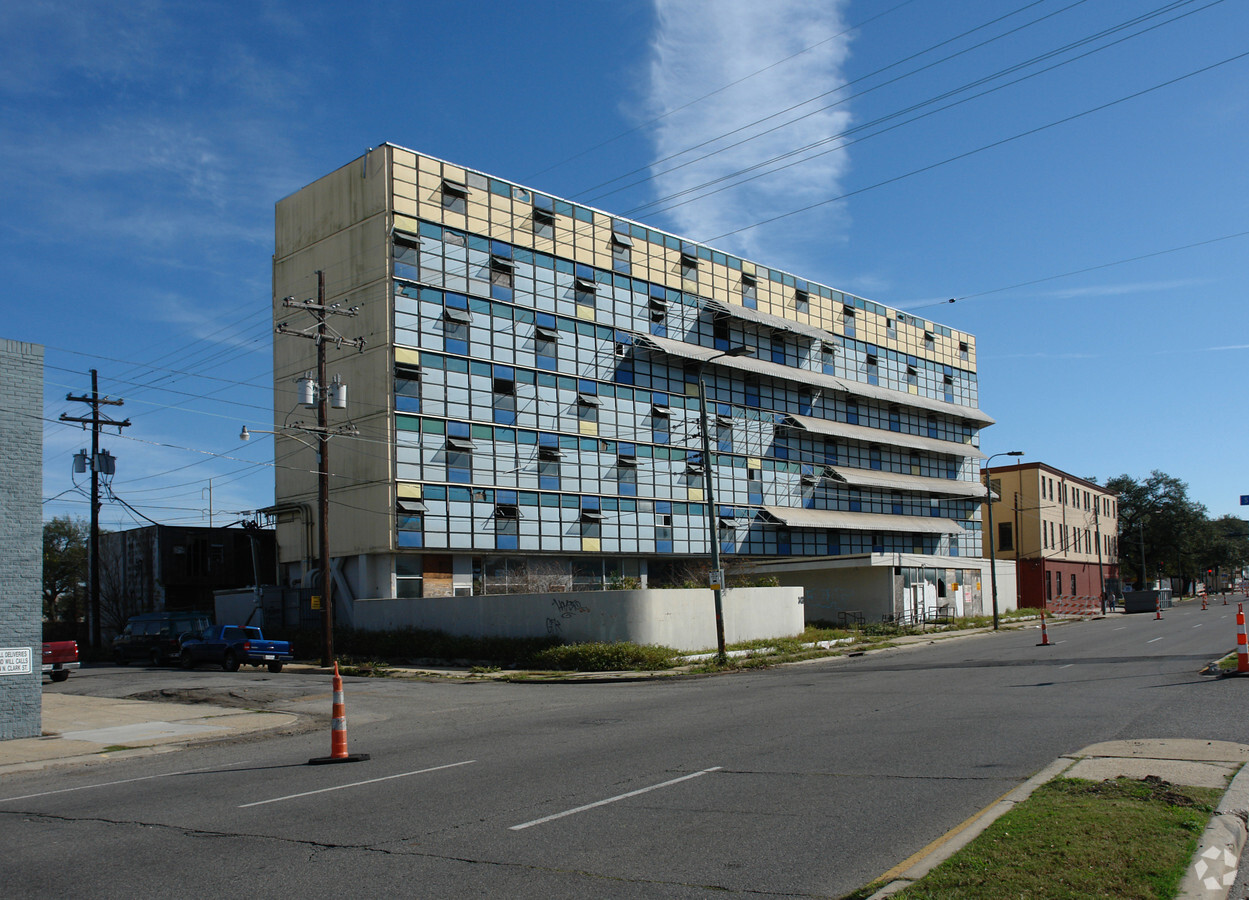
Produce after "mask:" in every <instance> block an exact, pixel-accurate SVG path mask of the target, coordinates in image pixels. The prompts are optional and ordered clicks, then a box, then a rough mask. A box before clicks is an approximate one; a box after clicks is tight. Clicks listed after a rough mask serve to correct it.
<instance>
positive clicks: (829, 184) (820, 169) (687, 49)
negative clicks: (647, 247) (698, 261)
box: [648, 0, 851, 256]
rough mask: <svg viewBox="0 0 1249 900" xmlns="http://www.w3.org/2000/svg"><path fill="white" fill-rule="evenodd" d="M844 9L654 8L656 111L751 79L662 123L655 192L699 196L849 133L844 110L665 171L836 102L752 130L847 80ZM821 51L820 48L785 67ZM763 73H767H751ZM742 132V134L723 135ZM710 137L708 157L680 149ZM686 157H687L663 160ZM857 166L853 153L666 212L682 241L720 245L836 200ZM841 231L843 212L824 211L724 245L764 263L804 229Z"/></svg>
mask: <svg viewBox="0 0 1249 900" xmlns="http://www.w3.org/2000/svg"><path fill="white" fill-rule="evenodd" d="M842 5H843V4H842V3H841V2H839V0H833V2H830V0H773V2H771V3H760V2H758V0H655V6H656V10H657V13H658V30H657V33H656V35H655V38H654V41H653V43H652V61H651V67H650V80H649V97H648V99H649V105H650V108H651V115H653V116H654V115H660V114H662V113H664V112H667V111H669V110H674V109H678V108H679V107H681V106H683V105H684V104H687V103H689V102H690V101H691V100H694V99H696V98H698V97H701V96H703V95H705V94H708V93H711V92H712V91H716V90H717V89H718V88H721V87H723V86H725V85H727V84H730V83H732V82H735V81H738V80H739V79H743V78H745V80H744V81H742V83H741V84H735V85H734V86H733V87H731V88H729V89H727V90H724V91H722V92H719V93H716V94H715V95H714V96H712V97H709V98H708V99H706V100H702V101H700V102H698V103H695V104H693V105H691V106H689V107H688V108H685V109H680V110H679V111H677V112H675V113H672V114H671V115H668V116H666V117H664V118H663V119H661V120H660V121H659V122H658V123H657V124H656V125H655V126H654V127H653V129H652V134H651V136H652V140H653V142H654V147H655V153H656V158H657V160H659V161H658V162H656V163H655V165H654V166H653V167H652V173H653V174H654V176H655V182H654V184H655V193H656V195H657V196H667V195H670V194H675V193H678V192H681V191H686V190H689V189H691V188H696V187H697V186H698V185H700V184H703V183H704V182H708V181H712V180H714V179H717V178H721V177H724V176H728V175H730V174H731V173H732V172H735V171H737V170H739V169H744V168H747V167H749V166H752V165H755V164H758V163H761V162H763V161H765V160H767V159H770V158H772V157H774V156H777V155H780V154H783V153H787V152H789V151H792V150H794V149H795V148H797V147H799V146H802V145H805V144H809V143H811V142H813V141H817V140H820V139H822V138H826V137H828V136H830V135H834V134H837V133H840V132H842V131H844V130H845V129H846V127H847V126H848V125H849V124H850V121H851V118H850V113H849V111H848V110H847V109H846V107H845V106H844V105H843V106H838V107H836V108H834V109H831V110H824V111H820V112H815V113H814V114H812V115H810V116H808V117H806V118H803V119H802V120H801V121H799V122H795V123H793V124H790V125H786V126H785V127H782V128H779V129H777V130H776V131H774V132H772V133H770V134H767V135H764V136H762V137H759V138H758V139H757V140H751V141H748V142H746V143H743V144H741V145H740V146H735V147H732V148H729V149H724V150H723V152H718V153H716V154H715V155H712V156H710V157H709V158H708V159H705V160H701V161H699V162H695V163H692V164H690V165H687V166H685V167H683V168H679V169H675V170H673V171H666V170H670V169H672V167H673V165H674V164H679V163H683V162H688V161H689V160H691V159H693V158H694V157H698V156H703V155H704V154H706V153H708V152H709V151H711V150H719V149H720V148H724V147H727V145H728V144H730V143H736V142H737V141H740V140H741V138H742V137H748V136H750V135H754V134H760V133H761V132H763V131H766V130H768V129H769V128H773V127H775V126H777V125H778V124H781V123H783V122H787V121H789V120H790V119H793V118H796V117H797V116H800V115H803V114H806V113H811V112H812V111H813V110H814V109H815V107H817V106H822V105H826V104H827V103H829V102H830V98H826V99H824V100H821V101H818V102H817V103H815V104H808V105H806V106H802V107H801V108H799V109H795V110H793V111H791V112H789V113H786V114H784V115H783V116H781V117H778V118H775V119H770V120H769V121H767V122H764V123H761V124H759V125H751V124H750V123H751V122H753V121H754V120H756V119H760V118H763V117H764V116H769V115H771V114H773V113H779V112H780V111H781V110H784V109H787V108H788V107H791V106H795V105H796V104H802V103H803V102H804V101H806V100H807V99H808V98H811V97H813V96H815V95H817V94H822V93H824V92H826V91H829V90H832V89H833V88H836V87H837V86H839V85H841V84H843V83H844V81H845V79H844V77H843V76H842V72H841V69H842V64H843V63H844V62H845V59H846V56H847V52H848V45H849V39H848V37H846V36H844V35H842V34H841V33H842V32H843V31H844V30H845V26H844V24H843V22H842V18H841V9H842ZM817 44H818V45H819V46H817V47H815V49H813V50H810V51H808V52H806V53H801V54H800V55H798V56H796V57H794V58H793V59H788V60H786V61H785V62H781V63H779V64H776V63H778V61H779V60H785V59H786V58H787V57H790V56H793V55H794V54H796V53H799V51H801V50H804V49H805V48H807V47H811V46H813V45H817ZM774 64H775V65H774ZM769 67H770V68H769ZM760 70H763V71H760ZM755 72H759V74H757V75H753V77H749V78H747V77H746V76H751V75H752V73H755ZM831 99H834V100H835V99H836V96H834V97H833V98H831ZM743 126H746V128H745V130H744V131H742V132H740V133H737V134H735V135H733V136H731V137H728V138H723V139H722V138H721V136H722V135H725V134H726V133H728V132H730V131H733V130H734V129H737V128H741V127H743ZM708 141H710V142H711V143H710V144H709V145H708V146H706V147H703V148H702V149H699V150H696V151H693V152H691V153H689V154H684V153H683V151H685V150H686V149H687V148H690V147H692V146H695V145H699V144H703V143H704V142H708ZM677 154H680V156H679V157H678V158H676V159H672V160H669V161H667V162H663V160H665V159H666V158H668V157H670V156H674V155H677ZM848 162H849V157H848V154H847V153H846V152H845V151H836V152H833V153H829V154H826V155H823V156H820V157H819V158H818V159H815V160H812V161H811V162H808V163H804V164H803V165H801V166H797V167H794V168H790V169H787V170H785V171H783V172H779V173H777V174H774V175H765V176H764V177H762V178H758V179H756V180H754V181H751V182H749V183H748V184H746V185H744V186H742V187H739V188H733V189H730V190H726V191H721V192H719V193H716V194H712V195H710V196H707V197H705V198H703V199H697V200H694V201H693V202H689V203H685V204H683V205H681V206H678V207H675V208H674V209H672V210H671V211H670V212H668V213H667V214H666V216H667V218H668V219H669V220H670V221H671V222H672V225H673V228H674V230H675V231H677V232H678V233H682V234H690V235H692V236H694V237H701V238H704V239H705V238H709V237H713V236H715V235H719V234H722V233H724V232H728V231H732V230H734V229H737V228H740V227H741V226H743V225H749V224H751V223H753V222H757V221H759V220H761V219H766V218H768V217H769V216H773V215H776V214H779V213H783V212H789V211H790V210H792V209H794V208H796V207H799V206H803V205H805V204H808V203H812V202H816V201H818V200H823V199H825V198H827V197H829V196H834V195H835V194H836V193H838V185H839V182H840V179H841V178H842V176H843V175H844V174H845V172H846V169H847V166H848ZM664 205H665V206H667V205H670V204H664ZM836 225H841V226H842V227H844V214H842V213H839V212H838V211H837V210H836V209H835V208H821V210H820V211H819V212H813V213H809V214H806V215H804V216H801V217H798V219H795V220H787V221H785V222H782V223H777V224H776V225H773V226H769V227H767V229H766V230H764V229H760V230H759V231H752V232H745V233H743V234H740V235H735V236H732V237H730V238H726V239H724V240H723V241H720V242H718V243H720V244H721V245H722V246H725V247H727V248H730V249H733V250H735V251H737V252H741V253H745V254H747V255H751V256H760V255H764V254H765V252H766V251H762V250H761V249H760V248H761V247H762V246H763V245H765V244H767V245H770V246H780V245H782V244H784V243H785V242H786V241H787V240H788V238H789V237H791V236H793V235H794V234H797V233H802V234H805V235H806V236H808V237H812V238H814V239H816V240H819V241H821V242H826V241H827V240H828V236H827V234H825V233H823V232H826V231H827V230H829V229H830V227H831V226H836ZM799 229H800V232H799Z"/></svg>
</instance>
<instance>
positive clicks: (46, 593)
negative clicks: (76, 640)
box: [43, 516, 91, 622]
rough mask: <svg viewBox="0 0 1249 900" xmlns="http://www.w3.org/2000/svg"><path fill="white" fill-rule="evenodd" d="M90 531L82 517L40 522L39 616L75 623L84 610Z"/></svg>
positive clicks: (66, 517) (55, 620) (52, 620)
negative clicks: (40, 604)
mask: <svg viewBox="0 0 1249 900" xmlns="http://www.w3.org/2000/svg"><path fill="white" fill-rule="evenodd" d="M90 531H91V528H90V525H88V524H87V522H86V520H84V519H71V518H70V517H69V516H58V517H56V518H55V519H52V521H50V522H45V523H44V525H43V616H44V618H45V619H47V620H48V621H49V622H77V621H78V620H79V618H81V617H82V616H83V614H84V612H85V610H84V606H85V600H86V586H87V542H88V538H89V537H90Z"/></svg>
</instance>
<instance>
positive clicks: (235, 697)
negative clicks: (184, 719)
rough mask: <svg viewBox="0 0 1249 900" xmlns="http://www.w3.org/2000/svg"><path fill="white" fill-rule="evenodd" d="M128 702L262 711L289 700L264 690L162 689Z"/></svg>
mask: <svg viewBox="0 0 1249 900" xmlns="http://www.w3.org/2000/svg"><path fill="white" fill-rule="evenodd" d="M126 699H128V700H146V701H148V702H155V703H189V704H200V703H205V704H210V705H212V706H224V707H228V708H233V709H260V708H263V707H265V706H268V705H270V704H272V703H275V702H277V701H278V700H282V699H287V698H285V697H284V696H283V695H281V694H279V693H277V692H276V691H270V690H266V689H264V688H230V689H228V690H222V689H219V688H218V689H213V688H161V689H160V690H155V691H141V692H139V693H137V694H130V695H129V696H128V697H127V698H126Z"/></svg>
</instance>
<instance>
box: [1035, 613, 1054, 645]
mask: <svg viewBox="0 0 1249 900" xmlns="http://www.w3.org/2000/svg"><path fill="white" fill-rule="evenodd" d="M1037 646H1038V647H1049V646H1051V645H1050V636H1049V634H1048V633H1047V632H1046V631H1045V611H1044V610H1042V611H1041V643H1039V644H1037Z"/></svg>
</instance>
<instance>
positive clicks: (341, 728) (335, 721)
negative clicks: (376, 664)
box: [308, 660, 369, 766]
mask: <svg viewBox="0 0 1249 900" xmlns="http://www.w3.org/2000/svg"><path fill="white" fill-rule="evenodd" d="M333 685H334V703H333V705H332V706H331V707H330V718H331V720H332V721H331V722H330V755H329V756H318V757H316V758H315V759H310V760H308V765H310V766H320V765H325V764H326V763H344V762H362V761H363V760H366V759H368V758H369V755H368V754H367V753H354V754H352V753H348V752H347V704H346V703H344V702H343V677H342V676H341V675H339V674H338V661H337V660H335V661H334V681H333Z"/></svg>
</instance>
